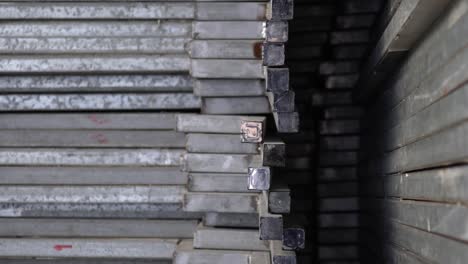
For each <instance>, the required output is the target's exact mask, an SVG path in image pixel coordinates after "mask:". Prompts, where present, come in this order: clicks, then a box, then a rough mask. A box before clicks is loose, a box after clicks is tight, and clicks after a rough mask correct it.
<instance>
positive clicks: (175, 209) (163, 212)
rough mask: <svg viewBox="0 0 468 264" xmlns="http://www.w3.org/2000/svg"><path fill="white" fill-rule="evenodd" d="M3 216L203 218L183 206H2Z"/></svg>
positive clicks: (16, 204)
mask: <svg viewBox="0 0 468 264" xmlns="http://www.w3.org/2000/svg"><path fill="white" fill-rule="evenodd" d="M0 216H1V217H13V218H17V217H27V218H92V219H96V218H98V219H109V218H110V219H116V218H121V219H148V218H152V219H201V218H202V217H203V214H202V213H199V212H185V211H183V208H182V203H181V202H179V203H55V202H54V203H0Z"/></svg>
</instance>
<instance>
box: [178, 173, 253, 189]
mask: <svg viewBox="0 0 468 264" xmlns="http://www.w3.org/2000/svg"><path fill="white" fill-rule="evenodd" d="M187 188H188V189H189V191H192V192H227V193H229V192H234V193H241V192H249V189H248V183H247V175H246V174H236V173H190V174H189V182H188V187H187Z"/></svg>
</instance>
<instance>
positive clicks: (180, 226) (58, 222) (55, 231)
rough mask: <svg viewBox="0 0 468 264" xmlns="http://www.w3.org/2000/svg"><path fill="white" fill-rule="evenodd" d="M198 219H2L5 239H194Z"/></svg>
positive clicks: (0, 230) (2, 232) (0, 226)
mask: <svg viewBox="0 0 468 264" xmlns="http://www.w3.org/2000/svg"><path fill="white" fill-rule="evenodd" d="M197 225H198V221H196V220H143V221H142V220H121V219H119V220H90V219H35V218H29V219H18V218H16V219H12V218H2V219H0V235H1V236H2V237H74V238H79V237H94V238H98V237H99V238H111V237H113V238H124V237H125V238H178V239H180V238H191V237H193V233H194V232H195V229H196V227H197Z"/></svg>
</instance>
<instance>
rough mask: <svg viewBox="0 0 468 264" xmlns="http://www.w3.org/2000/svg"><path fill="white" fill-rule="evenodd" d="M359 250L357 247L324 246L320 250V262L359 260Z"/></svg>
mask: <svg viewBox="0 0 468 264" xmlns="http://www.w3.org/2000/svg"><path fill="white" fill-rule="evenodd" d="M358 256H359V248H358V247H357V246H355V245H324V246H320V247H319V248H318V257H319V259H320V260H332V259H333V260H336V259H340V260H347V259H358Z"/></svg>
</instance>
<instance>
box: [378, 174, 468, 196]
mask: <svg viewBox="0 0 468 264" xmlns="http://www.w3.org/2000/svg"><path fill="white" fill-rule="evenodd" d="M467 175H468V167H467V166H456V167H450V168H440V169H433V170H424V171H419V172H409V173H405V174H396V175H393V176H387V177H385V178H384V180H385V185H384V186H385V193H386V195H387V196H391V197H401V198H405V199H412V200H425V201H439V202H449V203H457V202H465V201H468V193H466V191H465V190H466V188H467V186H468V177H467ZM421 182H423V183H425V184H423V185H421V184H420V183H421ZM447 183H450V184H447ZM414 186H419V187H420V188H414Z"/></svg>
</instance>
